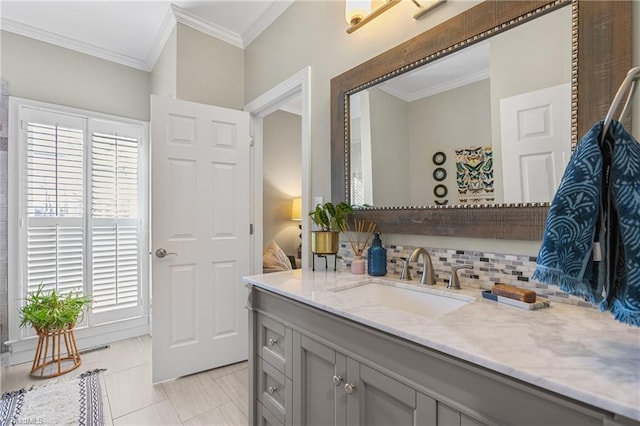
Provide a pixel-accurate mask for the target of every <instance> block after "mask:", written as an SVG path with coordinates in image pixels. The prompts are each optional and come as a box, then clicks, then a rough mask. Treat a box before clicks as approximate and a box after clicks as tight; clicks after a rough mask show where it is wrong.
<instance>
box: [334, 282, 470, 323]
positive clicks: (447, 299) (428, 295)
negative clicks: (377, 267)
mask: <svg viewBox="0 0 640 426" xmlns="http://www.w3.org/2000/svg"><path fill="white" fill-rule="evenodd" d="M337 291H338V292H340V293H342V294H345V295H349V297H353V298H354V299H356V300H361V301H363V302H369V303H376V304H379V305H383V306H386V307H389V308H392V309H398V310H401V311H405V312H411V313H414V314H417V315H421V316H424V317H436V316H438V315H442V314H446V313H449V312H452V311H455V310H456V309H458V308H461V307H462V306H464V305H466V304H467V303H469V302H471V301H473V300H475V299H474V298H473V297H470V296H464V295H457V294H456V295H447V294H440V292H438V291H437V290H435V291H434V290H431V289H427V288H415V289H413V288H409V287H406V286H399V285H393V284H383V283H379V282H370V283H366V284H362V285H359V286H356V287H349V288H346V289H340V290H337ZM442 293H444V292H442Z"/></svg>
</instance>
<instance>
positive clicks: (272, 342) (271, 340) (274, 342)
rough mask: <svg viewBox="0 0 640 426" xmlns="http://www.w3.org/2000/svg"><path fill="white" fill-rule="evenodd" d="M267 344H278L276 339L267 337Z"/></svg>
mask: <svg viewBox="0 0 640 426" xmlns="http://www.w3.org/2000/svg"><path fill="white" fill-rule="evenodd" d="M268 342H269V346H275V345H277V344H278V339H269V340H268Z"/></svg>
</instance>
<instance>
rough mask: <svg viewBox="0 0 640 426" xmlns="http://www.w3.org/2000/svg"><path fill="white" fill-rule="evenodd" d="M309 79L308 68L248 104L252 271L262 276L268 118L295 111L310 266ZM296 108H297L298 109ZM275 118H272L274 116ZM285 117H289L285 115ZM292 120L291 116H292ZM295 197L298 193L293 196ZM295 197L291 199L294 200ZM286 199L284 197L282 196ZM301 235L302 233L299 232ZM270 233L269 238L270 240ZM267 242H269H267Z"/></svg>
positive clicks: (305, 254)
mask: <svg viewBox="0 0 640 426" xmlns="http://www.w3.org/2000/svg"><path fill="white" fill-rule="evenodd" d="M310 77H311V68H310V67H306V68H304V69H302V70H301V71H299V72H297V73H296V74H294V75H293V76H291V77H290V78H288V79H287V80H285V81H283V82H282V83H280V84H278V85H277V86H275V87H274V88H272V89H270V90H269V91H267V92H266V93H264V94H263V95H261V96H260V97H258V98H256V99H255V100H253V101H251V102H249V103H248V104H247V105H246V106H245V108H244V109H245V111H247V112H249V113H250V114H251V134H252V136H253V140H254V150H253V158H252V164H253V165H254V167H253V176H252V180H253V194H254V195H253V197H252V203H253V206H252V217H253V223H254V229H255V232H254V234H253V236H252V237H253V247H254V253H253V259H254V262H253V271H254V273H262V262H261V259H262V249H263V246H264V243H265V239H264V235H265V229H264V225H263V218H264V217H265V208H266V206H265V205H264V198H265V190H264V177H265V170H264V161H263V160H264V158H265V152H264V149H265V136H268V135H265V119H267V120H269V119H273V118H276V119H277V116H284V114H291V113H292V111H295V112H296V114H295V115H298V114H299V117H300V145H301V146H300V151H299V152H300V156H301V157H300V165H301V169H300V186H299V187H300V189H301V191H300V194H301V198H302V215H301V219H302V220H301V222H300V223H301V225H302V232H301V234H302V250H301V260H302V262H301V263H302V265H301V266H302V267H303V268H306V267H308V265H309V261H310V259H309V253H310V251H309V229H310V228H309V225H310V222H309V217H308V216H307V215H306V214H305V212H307V211H309V203H310V200H311V130H310V129H311V125H310V123H311V111H310V109H311V108H310V104H311V99H310ZM296 105H297V106H296ZM276 112H277V115H276V116H273V117H271V118H269V117H268V116H270V115H271V114H273V113H276ZM285 117H286V116H285ZM289 118H291V117H289ZM293 195H296V194H293ZM293 195H291V198H292V199H293V198H294V197H293ZM283 197H284V195H283ZM298 233H300V232H298ZM269 235H271V234H270V233H269V231H268V232H267V238H269ZM266 242H267V243H268V241H266Z"/></svg>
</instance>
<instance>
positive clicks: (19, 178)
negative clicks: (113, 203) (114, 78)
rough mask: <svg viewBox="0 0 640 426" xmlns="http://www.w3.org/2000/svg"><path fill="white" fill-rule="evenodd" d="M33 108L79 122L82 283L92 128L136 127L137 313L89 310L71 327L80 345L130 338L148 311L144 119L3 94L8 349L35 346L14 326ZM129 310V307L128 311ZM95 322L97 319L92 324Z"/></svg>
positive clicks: (143, 328) (29, 334)
mask: <svg viewBox="0 0 640 426" xmlns="http://www.w3.org/2000/svg"><path fill="white" fill-rule="evenodd" d="M28 110H36V111H38V110H39V111H43V112H46V113H54V114H63V115H69V116H72V117H73V118H74V119H81V120H83V121H82V122H83V123H84V127H83V133H84V150H83V161H84V166H83V169H84V171H83V176H84V187H85V189H84V192H83V194H84V197H85V199H84V203H83V205H84V213H83V218H82V227H83V230H84V233H85V235H84V245H83V248H84V250H83V253H84V268H83V277H84V279H85V282H86V280H87V279H89V280H91V277H92V271H91V259H92V258H91V256H90V255H91V250H90V249H91V244H92V242H91V234H92V223H93V222H94V220H93V218H92V214H91V196H90V194H91V155H92V140H93V131H94V129H96V128H98V129H99V128H101V127H102V126H103V125H104V124H105V123H106V124H107V125H109V126H111V125H115V126H125V127H127V128H131V127H134V128H139V129H140V141H139V145H138V182H139V187H138V191H139V194H138V219H137V220H138V222H139V225H138V226H139V228H138V229H139V235H138V245H139V249H138V255H139V261H140V265H139V271H140V294H139V297H140V298H141V306H140V308H139V312H133V316H131V317H130V318H114V317H113V316H110V315H108V314H107V315H104V314H93V313H89V315H87V316H86V318H85V320H84V321H83V322H82V324H79V325H78V326H77V327H76V337H77V338H78V340H80V341H81V342H80V345H81V346H83V344H82V339H83V338H86V339H85V341H86V343H87V344H86V346H96V345H103V344H106V343H110V342H112V341H115V340H118V339H122V338H126V337H133V336H135V335H144V334H148V332H149V329H150V326H149V315H150V269H149V266H150V262H149V255H148V253H149V247H150V244H149V242H150V241H149V240H150V233H149V229H150V228H149V226H150V214H149V206H150V202H149V199H150V192H149V189H150V163H149V162H150V139H149V124H148V123H147V122H144V121H140V120H135V119H130V118H126V117H119V116H115V115H110V114H104V113H97V112H94V111H88V110H83V109H78V108H72V107H67V106H62V105H56V104H50V103H46V102H40V101H35V100H30V99H23V98H17V97H10V98H9V124H10V125H9V153H8V156H9V161H8V223H9V225H8V239H9V241H8V243H9V244H8V258H9V262H8V286H7V290H8V293H9V315H8V332H9V342H8V345H9V346H10V347H11V350H12V352H14V353H15V352H20V351H31V352H30V354H29V356H32V353H33V352H32V351H33V349H30V347H31V346H33V347H35V339H34V338H33V336H34V333H33V331H32V330H27V329H20V328H19V323H20V318H19V311H18V309H19V307H20V306H21V300H23V299H24V296H25V291H26V290H25V286H24V285H23V284H24V283H25V282H26V281H25V280H26V276H25V274H26V259H25V254H26V247H25V245H24V244H25V243H26V231H24V230H23V226H26V223H27V220H26V219H27V217H26V209H23V207H24V206H23V204H24V203H25V200H26V183H27V179H26V172H27V167H26V155H27V147H26V143H24V142H26V140H27V139H26V138H27V135H26V133H27V125H26V121H25V118H26V111H28ZM129 312H130V313H131V312H132V311H131V310H129ZM96 321H99V323H96ZM17 358H18V359H17V360H16V362H20V360H21V358H24V356H18V357H17Z"/></svg>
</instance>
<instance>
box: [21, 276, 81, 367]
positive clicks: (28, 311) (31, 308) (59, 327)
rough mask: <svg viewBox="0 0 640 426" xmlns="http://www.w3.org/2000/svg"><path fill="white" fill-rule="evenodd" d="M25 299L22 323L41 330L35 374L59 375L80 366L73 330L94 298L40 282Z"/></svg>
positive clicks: (23, 325) (37, 331)
mask: <svg viewBox="0 0 640 426" xmlns="http://www.w3.org/2000/svg"><path fill="white" fill-rule="evenodd" d="M25 302H26V303H25V305H24V306H23V307H22V308H20V317H21V318H20V327H26V326H31V327H33V328H34V329H35V331H36V333H37V334H38V346H37V347H36V354H35V357H34V361H33V366H32V368H31V375H32V376H37V377H55V376H59V375H60V374H64V373H67V372H69V371H71V370H73V369H74V368H76V367H78V366H79V365H80V355H79V353H78V348H77V344H76V340H75V335H74V333H73V330H74V327H75V325H76V324H77V323H78V322H79V321H82V318H83V316H84V310H85V308H87V307H88V306H89V305H90V303H91V299H90V298H89V297H87V296H83V295H80V294H74V293H73V292H69V293H68V294H67V295H66V296H62V295H60V294H59V293H58V292H57V291H56V290H51V291H49V292H48V291H45V290H44V288H43V286H39V287H38V289H37V290H36V291H35V292H33V293H31V294H29V295H28V296H27V298H26V301H25Z"/></svg>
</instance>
